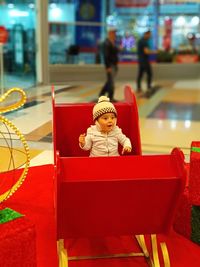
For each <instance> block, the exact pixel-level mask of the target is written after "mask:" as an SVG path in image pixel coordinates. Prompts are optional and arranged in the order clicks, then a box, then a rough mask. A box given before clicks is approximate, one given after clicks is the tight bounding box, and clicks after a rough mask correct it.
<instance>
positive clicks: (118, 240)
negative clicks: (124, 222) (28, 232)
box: [5, 165, 200, 267]
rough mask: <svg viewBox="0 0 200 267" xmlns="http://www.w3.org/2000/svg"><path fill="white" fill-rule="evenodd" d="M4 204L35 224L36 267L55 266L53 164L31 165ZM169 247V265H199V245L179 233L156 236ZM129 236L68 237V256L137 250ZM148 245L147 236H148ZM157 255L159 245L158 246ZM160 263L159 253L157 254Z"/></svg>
mask: <svg viewBox="0 0 200 267" xmlns="http://www.w3.org/2000/svg"><path fill="white" fill-rule="evenodd" d="M5 206H7V207H10V208H12V209H14V210H16V211H18V212H20V213H23V214H25V215H26V216H27V218H28V219H29V220H30V221H32V222H33V223H34V224H35V226H36V235H37V241H36V245H37V264H38V267H57V266H58V262H57V252H56V235H55V219H54V204H53V166H52V165H45V166H40V167H31V168H30V171H29V174H28V177H27V179H26V180H25V182H24V184H23V185H22V187H21V188H20V189H19V190H18V191H17V192H16V193H15V194H14V195H13V197H11V198H10V199H9V200H8V201H6V202H5ZM158 239H159V241H165V242H166V243H167V246H168V250H169V254H170V259H171V267H199V266H200V256H199V255H200V247H199V246H197V245H195V244H194V243H192V242H190V241H188V240H187V239H185V238H183V237H182V236H180V235H178V234H175V233H172V234H171V235H170V236H163V235H161V236H159V237H158ZM133 240H134V238H133V239H132V237H112V238H111V237H110V238H105V239H104V240H90V241H88V240H84V239H81V240H69V241H68V242H66V247H67V248H68V252H69V256H72V255H91V254H92V255H96V254H108V253H109V254H110V253H123V252H124V253H126V252H133V251H134V252H135V251H139V248H138V246H137V244H136V243H134V242H133ZM147 243H148V246H150V245H149V237H147ZM159 254H160V247H159ZM160 260H161V262H162V256H161V255H160ZM97 266H98V267H100V266H101V267H108V266H109V267H110V266H112V267H113V266H114V267H115V266H116V267H121V266H126V267H129V266H130V267H139V266H140V267H143V266H147V265H146V263H145V262H144V259H143V258H134V259H133V258H125V259H112V260H108V259H106V260H105V259H103V260H93V261H91V260H90V261H89V260H83V261H70V263H69V267H97Z"/></svg>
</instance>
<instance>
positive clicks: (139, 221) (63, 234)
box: [53, 86, 198, 267]
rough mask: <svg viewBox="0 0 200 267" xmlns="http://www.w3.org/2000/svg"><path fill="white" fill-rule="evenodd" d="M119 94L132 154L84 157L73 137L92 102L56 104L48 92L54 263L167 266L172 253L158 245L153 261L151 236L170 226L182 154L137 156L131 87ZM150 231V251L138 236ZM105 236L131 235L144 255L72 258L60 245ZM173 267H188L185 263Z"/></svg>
mask: <svg viewBox="0 0 200 267" xmlns="http://www.w3.org/2000/svg"><path fill="white" fill-rule="evenodd" d="M124 92H125V94H124V95H125V100H124V101H123V102H118V103H116V104H115V106H116V109H117V112H118V125H119V127H120V128H122V129H123V132H124V133H125V134H126V135H127V136H128V137H129V138H130V139H131V142H132V147H133V151H132V154H131V155H129V156H120V157H103V158H102V157H98V158H95V157H93V158H90V157H88V153H87V152H85V151H82V150H81V149H80V148H79V144H78V137H79V135H80V134H81V133H84V132H85V131H86V129H87V128H88V126H89V125H91V124H92V108H93V106H94V103H82V104H68V103H61V104H60V103H59V104H57V103H55V97H54V91H53V140H54V159H55V162H54V164H55V177H56V181H55V184H56V196H55V205H56V222H57V240H58V241H59V242H58V245H59V262H60V263H59V264H60V267H61V266H66V264H67V263H68V261H69V260H80V259H85V260H86V259H91V258H101V257H103V258H111V257H114V258H116V257H132V256H141V255H143V256H144V258H143V259H142V261H141V262H140V265H134V263H132V265H129V266H145V265H144V264H145V262H147V263H148V264H149V266H155V267H156V266H160V265H158V264H162V263H163V264H164V265H163V266H170V263H169V262H170V258H171V257H170V253H169V256H168V252H167V248H166V244H165V243H163V242H162V244H164V245H163V246H161V248H162V249H161V252H162V256H163V260H162V261H159V256H158V254H160V252H158V249H157V243H156V236H155V234H161V233H168V232H170V230H171V226H172V222H173V218H174V215H175V212H176V208H177V204H178V201H179V199H180V196H181V195H182V193H183V190H184V187H185V180H186V172H185V163H184V156H183V154H182V152H181V151H180V150H179V149H177V148H175V149H173V151H172V152H171V154H169V155H142V153H141V142H140V129H139V120H138V110H137V104H136V99H135V96H134V94H133V92H132V90H131V88H130V87H129V86H126V87H125V90H124ZM150 234H154V235H151V236H150V237H151V241H152V246H153V249H152V250H151V251H152V252H149V246H148V244H146V243H145V237H144V235H146V236H147V238H148V235H150ZM108 236H119V237H120V236H136V239H137V241H138V243H139V246H140V248H141V250H142V253H135V254H134V253H113V254H112V256H111V255H108V254H106V253H107V252H104V253H103V256H102V255H92V256H91V255H87V256H83V254H82V255H80V256H79V257H71V256H70V249H69V248H68V249H66V248H67V240H71V239H76V240H77V239H81V238H89V239H93V238H100V239H104V238H105V237H108ZM158 238H160V237H158ZM161 239H162V238H161ZM166 239H167V240H168V243H169V244H167V246H172V245H171V243H170V242H171V241H170V240H171V239H170V240H169V237H167V238H166ZM172 239H173V238H172ZM175 240H176V241H174V240H173V242H172V243H173V246H174V245H175V246H180V245H181V244H182V242H183V241H182V240H181V241H177V238H175ZM178 242H179V243H178ZM186 242H189V241H186ZM147 243H148V241H147ZM173 249H174V248H173ZM195 249H196V250H197V248H196V247H195ZM73 253H74V252H73ZM73 253H72V254H73ZM75 253H76V252H75ZM87 253H88V252H87ZM195 253H196V251H195ZM151 254H152V255H151ZM195 255H196V254H195ZM132 261H134V259H133V258H132ZM171 261H176V257H174V256H172V259H171ZM178 262H179V263H181V261H179V260H178ZM70 264H71V263H70ZM95 264H97V261H96V262H95V263H93V265H89V266H104V265H103V264H102V263H101V264H100V265H98V264H97V265H95ZM142 264H143V265H142ZM111 265H112V263H110V265H108V266H111ZM81 266H82V265H81ZM85 266H87V264H86V265H85ZM105 266H107V265H105ZM122 266H126V265H124V264H122ZM171 266H188V267H189V265H184V264H182V265H173V264H172V265H171ZM191 266H198V265H191Z"/></svg>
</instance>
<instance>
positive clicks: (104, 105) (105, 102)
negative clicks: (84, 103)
mask: <svg viewBox="0 0 200 267" xmlns="http://www.w3.org/2000/svg"><path fill="white" fill-rule="evenodd" d="M92 113H93V120H94V121H95V120H96V119H98V117H99V116H101V115H103V114H105V113H114V114H115V115H116V116H117V111H116V109H115V107H114V105H113V104H112V103H111V102H110V99H109V98H108V97H107V96H100V97H99V99H98V103H97V104H96V105H95V106H94V108H93V112H92Z"/></svg>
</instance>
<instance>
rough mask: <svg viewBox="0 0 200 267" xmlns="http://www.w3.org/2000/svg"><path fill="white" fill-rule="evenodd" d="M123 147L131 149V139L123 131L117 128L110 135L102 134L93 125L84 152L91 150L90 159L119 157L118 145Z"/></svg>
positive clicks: (88, 131) (86, 139)
mask: <svg viewBox="0 0 200 267" xmlns="http://www.w3.org/2000/svg"><path fill="white" fill-rule="evenodd" d="M119 143H120V144H121V145H122V146H123V147H130V148H131V142H130V139H129V138H127V137H126V136H125V135H124V134H123V133H122V130H121V129H120V128H119V127H118V126H115V127H114V129H113V130H112V131H110V132H109V133H107V134H106V133H102V132H101V131H100V130H99V127H98V125H92V126H90V128H88V129H87V134H86V137H85V145H84V146H83V147H82V149H83V150H90V157H105V156H119V152H118V144H119Z"/></svg>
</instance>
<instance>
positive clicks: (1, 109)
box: [0, 88, 30, 203]
mask: <svg viewBox="0 0 200 267" xmlns="http://www.w3.org/2000/svg"><path fill="white" fill-rule="evenodd" d="M14 92H17V93H19V94H20V97H21V98H20V100H19V101H17V102H15V103H13V104H10V105H8V106H5V107H0V114H2V113H6V112H8V111H13V110H15V109H18V108H20V107H22V106H23V105H24V103H25V102H26V94H25V92H24V91H23V90H22V89H20V88H12V89H10V90H8V91H7V92H6V93H5V94H3V96H1V97H0V102H3V101H5V100H6V98H7V97H8V96H9V95H10V94H12V93H14ZM0 121H1V122H2V123H4V124H6V125H7V126H8V127H10V128H11V129H12V130H13V131H14V132H15V133H16V135H17V136H18V137H19V139H20V140H21V142H22V144H23V147H24V150H25V154H26V162H25V166H24V169H23V172H22V174H21V176H20V177H19V179H18V180H17V181H16V183H15V184H14V185H13V186H12V187H11V188H10V189H9V190H7V191H6V192H4V193H2V194H1V195H0V203H1V202H3V201H5V200H6V199H8V198H9V197H10V196H12V195H13V194H14V192H15V191H17V189H18V188H19V187H20V186H21V184H22V183H23V182H24V180H25V178H26V176H27V173H28V168H29V165H30V153H29V147H28V145H27V142H26V140H25V138H24V136H23V134H22V133H21V132H20V131H19V129H18V128H17V127H16V126H15V125H14V124H13V123H12V122H11V121H9V120H8V119H6V118H5V117H3V116H2V115H0Z"/></svg>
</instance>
